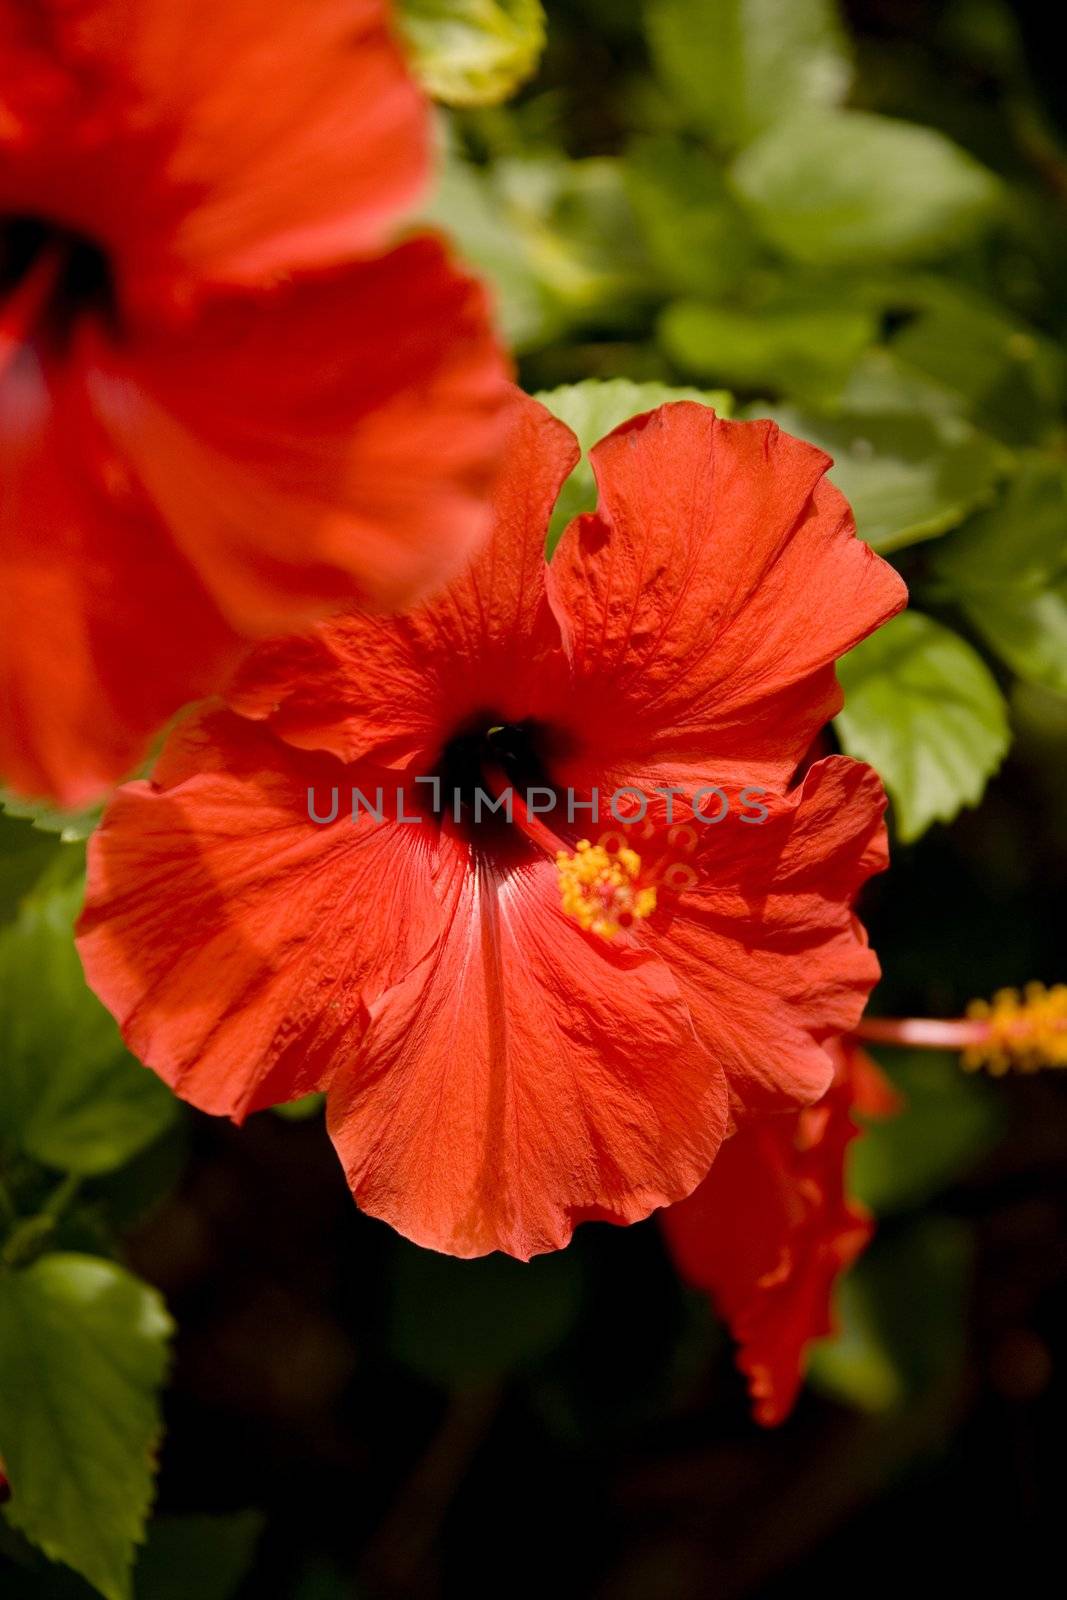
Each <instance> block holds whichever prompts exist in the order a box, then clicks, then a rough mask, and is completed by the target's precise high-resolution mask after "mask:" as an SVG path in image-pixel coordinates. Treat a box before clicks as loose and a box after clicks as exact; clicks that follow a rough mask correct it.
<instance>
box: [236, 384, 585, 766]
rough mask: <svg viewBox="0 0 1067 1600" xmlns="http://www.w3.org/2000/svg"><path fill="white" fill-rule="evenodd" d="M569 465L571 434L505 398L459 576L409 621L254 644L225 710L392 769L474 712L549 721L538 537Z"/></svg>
mask: <svg viewBox="0 0 1067 1600" xmlns="http://www.w3.org/2000/svg"><path fill="white" fill-rule="evenodd" d="M577 457H578V446H577V443H576V441H575V439H574V436H573V435H572V434H571V432H570V430H569V429H568V428H565V427H564V425H563V424H562V423H561V422H557V421H556V420H555V418H553V417H551V416H550V415H549V413H548V412H547V411H546V410H545V409H544V408H543V407H542V406H540V405H538V404H537V403H536V402H535V401H533V400H529V399H528V398H527V397H526V396H525V395H520V394H519V392H518V391H517V390H516V391H514V392H513V400H512V404H511V406H510V407H509V409H508V442H507V451H506V470H505V471H504V472H503V473H502V474H501V476H500V478H499V480H498V482H497V484H496V488H495V491H494V495H493V500H492V533H491V536H490V538H489V539H488V540H487V541H486V543H485V545H484V548H483V550H482V552H481V554H479V555H478V556H477V557H476V559H475V560H474V562H473V564H472V565H471V566H470V567H469V569H468V570H467V571H466V572H465V573H464V574H463V575H462V576H461V577H459V578H457V579H456V580H455V581H454V582H453V583H452V584H451V585H450V586H449V588H448V589H447V590H446V591H445V592H444V593H443V594H442V595H441V596H440V597H439V598H437V599H435V600H432V601H430V602H428V603H427V604H425V605H423V606H422V607H420V608H419V609H418V610H417V611H415V612H413V613H411V614H410V615H408V616H403V617H395V618H375V617H367V616H359V615H346V616H344V617H338V618H335V619H334V620H332V621H329V622H326V623H323V624H321V625H320V626H319V627H318V628H316V629H315V630H314V632H313V633H312V634H311V635H310V636H309V637H305V638H295V639H294V638H289V639H283V640H281V641H279V642H277V643H274V644H269V645H264V646H263V647H262V648H261V649H260V650H258V651H256V652H255V653H254V655H253V656H252V657H251V658H250V660H249V661H248V662H247V663H246V665H245V667H244V669H243V670H242V672H241V673H240V675H239V677H238V679H237V680H236V682H235V684H234V685H233V686H232V688H231V690H230V693H229V695H228V699H229V701H230V703H231V704H232V705H233V706H234V707H235V708H236V709H237V710H239V711H240V712H242V714H243V715H245V716H249V717H256V718H265V719H267V720H269V723H270V726H271V728H272V730H273V731H274V732H275V733H278V734H280V735H281V737H282V738H284V739H287V740H288V741H289V742H290V743H292V744H294V745H297V746H299V747H302V748H307V749H316V748H318V749H325V750H331V751H333V752H334V753H335V754H336V755H338V756H341V757H342V758H343V759H345V760H354V759H357V758H359V757H362V756H366V755H369V754H373V756H374V759H375V760H378V761H390V762H396V763H399V762H403V761H406V760H407V759H408V758H409V757H410V756H412V755H413V754H414V753H416V752H424V753H428V754H429V755H430V756H434V755H436V754H437V753H438V751H439V750H440V747H441V744H442V742H443V740H444V739H445V738H446V737H447V735H448V733H449V732H450V731H453V730H455V729H456V728H458V727H460V726H461V725H462V724H463V723H464V721H465V720H467V719H468V718H470V717H471V716H472V715H474V714H475V713H477V712H490V713H492V714H495V715H497V716H498V717H500V719H501V720H502V721H509V720H522V719H524V718H527V717H530V716H535V715H537V713H538V711H539V709H540V710H541V711H542V712H543V713H544V714H546V715H547V714H550V713H552V712H553V711H554V709H555V706H556V705H558V703H559V702H560V700H562V699H563V698H564V696H563V691H562V688H561V687H560V684H561V677H560V675H561V672H562V670H563V657H562V653H561V649H560V634H559V627H558V624H557V622H556V620H555V618H554V616H553V615H552V613H551V610H550V608H549V605H548V601H547V599H546V596H545V581H544V578H545V561H544V548H545V532H546V529H547V527H548V519H549V516H550V515H551V511H552V507H553V505H554V504H555V501H556V497H557V496H558V494H559V490H560V486H561V484H562V483H563V480H564V479H565V478H566V477H567V475H568V473H569V472H570V470H571V468H572V467H573V466H574V464H575V461H576V460H577Z"/></svg>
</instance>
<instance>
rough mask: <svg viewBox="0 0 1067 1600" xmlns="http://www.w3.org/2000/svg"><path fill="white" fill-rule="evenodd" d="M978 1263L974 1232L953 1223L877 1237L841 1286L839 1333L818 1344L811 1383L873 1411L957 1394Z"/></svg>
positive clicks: (928, 1222)
mask: <svg viewBox="0 0 1067 1600" xmlns="http://www.w3.org/2000/svg"><path fill="white" fill-rule="evenodd" d="M973 1257H974V1245H973V1240H972V1238H971V1233H970V1230H969V1229H968V1228H967V1226H966V1224H964V1223H960V1222H957V1221H956V1220H955V1219H954V1218H949V1217H923V1218H921V1219H920V1220H918V1221H917V1222H915V1223H914V1224H912V1226H911V1227H909V1228H907V1229H906V1230H905V1231H903V1232H902V1233H900V1234H898V1235H895V1236H893V1237H885V1238H876V1239H875V1242H874V1246H873V1247H872V1249H870V1250H869V1251H868V1252H867V1254H866V1255H865V1256H863V1257H862V1259H861V1260H860V1262H859V1265H858V1266H857V1267H855V1268H854V1269H853V1271H852V1272H850V1273H849V1274H848V1276H847V1277H846V1278H845V1279H844V1281H843V1282H842V1283H841V1284H840V1285H839V1286H838V1291H837V1294H836V1296H835V1306H836V1312H837V1318H838V1322H839V1324H840V1328H841V1332H840V1334H839V1335H838V1337H837V1338H836V1339H833V1340H827V1341H824V1342H822V1343H820V1344H818V1345H816V1347H815V1350H814V1351H813V1354H812V1361H811V1367H810V1376H811V1380H812V1382H813V1383H814V1384H815V1385H816V1386H817V1387H818V1388H820V1389H822V1390H824V1391H826V1392H828V1393H830V1394H833V1395H834V1396H836V1397H837V1398H838V1399H841V1400H845V1401H848V1402H849V1403H851V1404H853V1405H857V1406H859V1407H861V1408H862V1409H864V1410H868V1411H884V1410H889V1409H891V1408H893V1407H895V1406H898V1405H900V1404H902V1403H903V1402H905V1401H908V1402H910V1403H912V1404H914V1403H915V1402H916V1401H917V1400H920V1399H921V1398H923V1397H926V1396H928V1395H930V1394H931V1393H933V1392H936V1391H939V1390H943V1389H947V1388H953V1387H954V1386H955V1385H956V1384H957V1383H958V1382H959V1381H960V1376H961V1373H962V1370H963V1366H964V1360H965V1354H966V1348H965V1334H964V1329H965V1327H966V1305H967V1295H968V1291H969V1288H970V1282H971V1275H972V1270H973Z"/></svg>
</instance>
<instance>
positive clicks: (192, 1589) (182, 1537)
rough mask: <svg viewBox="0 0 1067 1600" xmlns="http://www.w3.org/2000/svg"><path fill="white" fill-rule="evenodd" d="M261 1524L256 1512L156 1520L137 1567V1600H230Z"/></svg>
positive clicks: (245, 1570) (257, 1539)
mask: <svg viewBox="0 0 1067 1600" xmlns="http://www.w3.org/2000/svg"><path fill="white" fill-rule="evenodd" d="M264 1521H265V1519H264V1517H263V1514H262V1513H261V1512H259V1511H238V1512H235V1513H233V1514H231V1515H229V1516H221V1517H220V1516H193V1517H156V1518H154V1519H153V1521H152V1523H151V1525H150V1527H149V1529H148V1538H147V1541H146V1543H145V1547H144V1549H143V1550H142V1551H141V1555H140V1559H139V1560H138V1562H137V1583H136V1592H137V1600H230V1596H231V1595H233V1594H234V1592H235V1591H236V1590H237V1588H238V1587H239V1585H240V1583H241V1580H242V1578H243V1577H244V1575H245V1573H246V1572H247V1570H248V1568H249V1566H250V1565H251V1563H252V1557H253V1555H254V1553H255V1548H256V1545H257V1544H258V1542H259V1539H260V1536H261V1534H262V1532H263V1527H264Z"/></svg>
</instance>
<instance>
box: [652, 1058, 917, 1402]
mask: <svg viewBox="0 0 1067 1600" xmlns="http://www.w3.org/2000/svg"><path fill="white" fill-rule="evenodd" d="M827 1049H828V1051H829V1054H830V1056H831V1058H832V1059H833V1062H834V1079H833V1083H832V1084H831V1086H830V1088H829V1089H828V1091H827V1093H826V1094H825V1095H824V1096H823V1098H822V1100H820V1101H819V1103H818V1104H817V1105H814V1106H807V1107H805V1108H804V1109H803V1110H801V1111H797V1112H794V1113H791V1114H789V1115H785V1116H778V1117H759V1118H756V1119H754V1120H752V1121H751V1122H749V1123H747V1124H746V1125H745V1126H743V1127H742V1128H741V1129H740V1130H739V1131H738V1132H737V1133H735V1134H734V1135H733V1137H732V1138H730V1139H728V1140H727V1141H726V1143H725V1144H724V1145H723V1147H722V1149H721V1150H720V1151H719V1155H718V1158H717V1159H716V1161H715V1164H714V1166H713V1167H712V1169H711V1171H710V1173H709V1174H708V1176H707V1177H706V1178H705V1179H704V1182H703V1183H702V1184H701V1185H700V1187H699V1189H697V1190H696V1191H695V1192H694V1193H693V1194H691V1195H690V1196H689V1197H688V1199H686V1200H683V1201H682V1202H681V1203H680V1204H679V1205H676V1206H671V1208H670V1210H669V1211H665V1212H664V1214H663V1227H664V1231H665V1233H666V1236H667V1241H668V1244H669V1245H670V1248H671V1252H672V1254H673V1256H674V1259H675V1262H676V1264H677V1266H678V1270H679V1272H680V1273H681V1274H682V1276H683V1277H684V1278H686V1279H688V1281H689V1282H690V1283H692V1284H694V1285H695V1286H696V1287H697V1288H698V1289H703V1290H704V1291H705V1292H706V1293H707V1294H708V1295H710V1296H711V1299H712V1301H713V1303H714V1305H715V1307H716V1309H717V1311H718V1312H719V1314H720V1315H721V1316H722V1317H723V1319H724V1320H725V1321H726V1323H727V1325H728V1326H729V1328H730V1332H731V1333H732V1335H733V1337H734V1339H735V1340H736V1341H737V1344H738V1347H739V1349H738V1365H739V1366H740V1368H741V1370H742V1372H744V1374H745V1375H746V1377H747V1378H748V1384H749V1391H750V1393H751V1395H752V1401H753V1406H754V1410H755V1416H756V1420H757V1421H758V1422H762V1423H764V1424H766V1425H767V1426H771V1425H773V1424H774V1423H778V1422H782V1421H783V1420H784V1419H785V1417H787V1416H788V1414H789V1412H790V1411H791V1410H792V1408H793V1403H794V1401H795V1399H796V1396H797V1390H798V1389H799V1387H800V1383H801V1380H802V1378H803V1373H804V1356H805V1353H806V1351H807V1347H808V1345H809V1344H810V1343H811V1341H812V1340H813V1339H820V1338H822V1337H823V1336H824V1335H825V1334H828V1333H830V1332H832V1331H833V1329H832V1320H831V1312H830V1301H831V1293H832V1291H833V1287H834V1283H835V1282H836V1280H837V1278H838V1276H839V1274H840V1273H842V1272H843V1271H844V1270H845V1268H846V1267H848V1266H850V1265H851V1263H852V1262H853V1261H854V1260H855V1259H856V1257H857V1256H858V1255H859V1253H860V1252H861V1250H863V1248H864V1246H865V1245H866V1243H867V1241H868V1239H869V1238H870V1236H871V1232H872V1226H873V1225H872V1222H871V1218H870V1216H869V1214H868V1212H867V1211H866V1210H865V1209H864V1207H863V1206H861V1205H859V1203H858V1202H857V1201H855V1200H850V1199H849V1198H848V1194H847V1192H846V1186H845V1156H846V1152H847V1149H848V1146H849V1144H850V1143H851V1141H852V1140H853V1139H854V1138H855V1137H856V1135H857V1133H858V1132H859V1131H860V1130H859V1128H858V1127H857V1125H856V1123H855V1121H854V1115H855V1114H856V1113H859V1114H860V1115H861V1116H867V1117H884V1116H889V1115H891V1114H892V1113H893V1112H894V1111H895V1110H896V1109H897V1106H898V1101H897V1097H896V1095H895V1093H894V1091H893V1090H892V1089H891V1088H890V1086H889V1084H888V1083H887V1082H886V1080H885V1079H884V1078H883V1076H882V1074H881V1073H880V1071H879V1070H878V1068H877V1067H876V1066H875V1064H874V1062H873V1061H872V1060H871V1059H870V1057H869V1056H867V1055H866V1054H865V1053H864V1052H863V1051H862V1050H861V1049H860V1048H859V1047H858V1045H856V1044H854V1043H853V1042H852V1041H851V1040H849V1039H839V1040H835V1041H832V1042H831V1043H830V1044H829V1045H828V1046H827Z"/></svg>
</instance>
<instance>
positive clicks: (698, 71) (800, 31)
mask: <svg viewBox="0 0 1067 1600" xmlns="http://www.w3.org/2000/svg"><path fill="white" fill-rule="evenodd" d="M647 19H648V20H647V27H648V40H649V45H650V47H651V49H652V53H653V57H654V60H655V64H656V67H657V69H658V71H659V74H660V76H661V78H662V79H663V81H664V84H665V86H666V87H667V89H668V90H669V91H670V93H671V94H672V96H674V97H676V98H677V100H678V101H679V102H680V104H681V105H682V107H683V109H684V110H685V112H686V113H687V114H688V116H689V117H690V119H691V120H692V122H693V123H694V124H695V125H696V126H697V127H699V128H701V129H703V130H704V131H705V132H706V133H708V134H710V135H711V137H712V138H713V139H714V140H715V142H716V143H717V144H718V145H719V146H720V147H721V148H723V149H731V148H734V147H735V146H737V145H743V144H746V143H747V142H748V141H749V140H750V139H752V138H753V137H754V136H755V135H756V134H759V133H762V132H763V130H764V129H766V128H768V127H770V126H771V124H772V123H774V122H776V121H777V120H778V119H779V118H780V117H783V116H786V115H788V114H789V113H790V112H794V111H797V110H798V109H800V108H802V107H806V106H833V105H837V104H838V102H839V101H841V100H842V99H843V98H844V96H845V94H846V92H847V90H848V86H849V80H850V78H851V76H852V67H851V62H850V59H849V53H848V47H847V44H846V41H845V36H844V32H843V29H842V27H841V22H840V18H839V15H838V9H837V6H836V4H835V3H834V0H651V3H650V4H649V5H648V7H647Z"/></svg>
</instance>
